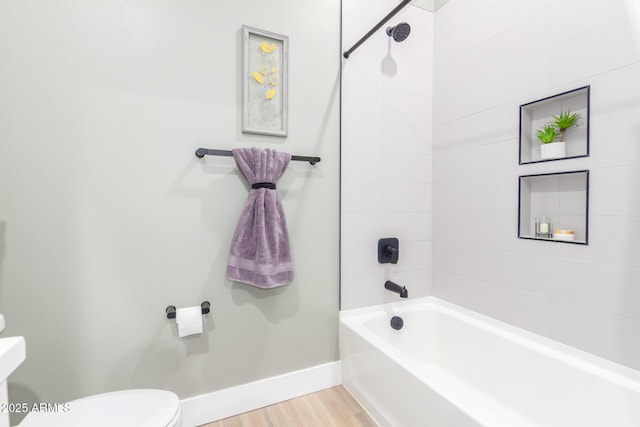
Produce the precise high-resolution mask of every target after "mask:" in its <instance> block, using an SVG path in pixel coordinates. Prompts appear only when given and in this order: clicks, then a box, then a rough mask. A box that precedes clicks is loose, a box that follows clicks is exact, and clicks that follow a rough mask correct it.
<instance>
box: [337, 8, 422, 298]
mask: <svg viewBox="0 0 640 427" xmlns="http://www.w3.org/2000/svg"><path fill="white" fill-rule="evenodd" d="M395 6H397V1H394V0H384V1H376V2H370V1H368V0H343V2H342V11H343V15H342V31H343V34H342V44H343V49H344V50H347V49H348V48H349V47H351V46H352V45H353V44H354V43H355V42H356V41H357V40H359V39H360V37H362V36H363V35H364V34H365V33H366V32H367V31H369V29H371V28H372V27H373V26H374V25H375V24H376V23H377V22H378V21H379V20H380V19H382V17H384V16H385V15H386V14H387V13H388V12H389V11H390V10H392V9H393V8H394V7H395ZM400 22H407V23H409V24H410V25H411V34H410V36H409V38H407V39H406V40H405V41H403V42H401V43H396V42H393V41H391V39H390V38H389V37H388V36H387V35H386V34H385V31H384V28H383V29H380V30H379V31H378V32H376V34H375V35H374V36H372V37H371V38H370V39H369V40H367V41H366V42H365V43H364V44H363V45H362V46H360V48H359V49H358V50H356V51H355V52H354V53H353V54H352V55H351V57H350V58H349V59H343V76H342V84H343V86H342V87H343V92H342V153H341V154H342V166H341V173H342V176H341V181H342V199H341V200H342V221H341V224H342V225H341V247H342V251H341V252H342V254H341V297H342V299H341V306H342V308H343V309H349V308H355V307H361V306H366V305H371V304H379V303H383V302H387V301H391V300H395V299H397V298H398V296H397V295H395V294H391V293H390V292H389V291H387V290H385V289H384V287H383V286H384V282H385V280H393V281H395V282H398V283H401V284H403V285H405V286H406V287H407V289H408V290H409V295H410V296H412V297H414V296H424V295H428V294H430V293H431V277H432V272H431V262H430V260H431V211H432V209H431V174H432V167H431V164H432V154H431V134H432V81H433V74H432V71H433V53H432V52H433V14H432V13H431V12H427V11H426V10H424V9H421V8H418V7H415V6H413V5H409V6H407V7H406V8H405V9H404V10H403V11H402V12H400V13H399V14H398V15H396V16H395V17H394V18H393V19H392V20H391V21H390V22H389V23H388V25H390V26H394V25H396V24H398V23H400ZM382 237H397V238H398V239H399V240H400V260H399V263H398V264H397V265H391V264H384V265H381V264H378V262H377V242H378V239H379V238H382Z"/></svg>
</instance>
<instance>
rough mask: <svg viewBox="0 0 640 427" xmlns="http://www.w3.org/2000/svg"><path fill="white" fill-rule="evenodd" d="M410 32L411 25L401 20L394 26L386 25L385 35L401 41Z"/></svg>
mask: <svg viewBox="0 0 640 427" xmlns="http://www.w3.org/2000/svg"><path fill="white" fill-rule="evenodd" d="M410 32H411V26H410V25H409V24H407V23H406V22H401V23H399V24H398V25H396V26H395V27H387V35H388V36H389V37H392V38H393V41H396V42H402V41H404V40H405V39H406V38H407V37H409V33H410Z"/></svg>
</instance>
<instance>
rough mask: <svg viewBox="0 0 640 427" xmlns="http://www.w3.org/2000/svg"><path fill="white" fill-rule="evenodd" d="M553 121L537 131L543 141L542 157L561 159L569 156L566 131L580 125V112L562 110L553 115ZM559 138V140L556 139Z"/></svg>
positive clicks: (543, 158) (544, 158)
mask: <svg viewBox="0 0 640 427" xmlns="http://www.w3.org/2000/svg"><path fill="white" fill-rule="evenodd" d="M552 117H553V121H552V122H551V123H547V124H545V125H544V127H543V128H542V129H539V130H538V131H537V132H536V135H537V136H538V139H539V140H540V141H541V142H542V146H541V147H540V159H542V160H547V159H559V158H563V157H566V156H567V154H566V153H567V149H566V144H565V141H564V134H565V132H566V131H567V130H568V129H569V128H572V127H574V126H578V122H579V121H580V119H581V117H580V113H572V112H571V110H567V111H560V114H558V115H557V116H552ZM556 138H557V141H556Z"/></svg>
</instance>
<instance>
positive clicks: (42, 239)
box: [0, 0, 340, 421]
mask: <svg viewBox="0 0 640 427" xmlns="http://www.w3.org/2000/svg"><path fill="white" fill-rule="evenodd" d="M243 24H246V25H250V26H253V27H257V28H261V29H264V30H268V31H272V32H276V33H280V34H285V35H288V36H289V37H290V69H289V71H290V82H289V90H290V99H289V101H290V105H289V111H290V116H289V118H290V129H289V137H288V138H286V139H283V138H277V137H267V136H256V135H253V136H251V135H243V134H242V133H241V132H240V104H239V99H240V69H241V65H240V52H241V38H240V34H241V28H242V25H243ZM339 34H340V2H339V0H322V1H318V0H313V1H312V0H305V1H300V0H272V1H270V2H260V1H250V0H243V1H228V2H209V1H186V2H174V1H168V0H163V1H158V0H146V1H137V2H126V1H108V2H105V1H99V0H64V1H57V2H49V1H44V0H26V1H25V0H0V58H2V66H1V67H0V94H2V95H1V96H0V312H2V313H3V314H4V315H5V316H6V319H7V325H8V326H7V329H6V330H5V332H4V336H12V335H22V336H24V337H25V338H26V341H27V360H26V361H25V363H24V364H23V365H22V366H21V367H20V368H19V369H18V370H17V371H16V373H15V374H14V375H13V376H12V378H11V381H10V384H9V391H10V396H11V400H12V401H14V402H25V401H26V402H33V401H43V402H59V401H64V400H67V399H73V398H77V397H80V396H84V395H88V394H92V393H98V392H104V391H110V390H115V389H121V388H133V387H157V388H164V389H168V390H172V391H174V392H176V393H178V394H179V395H180V397H182V398H185V397H190V396H195V395H199V394H202V393H206V392H210V391H214V390H218V389H222V388H226V387H230V386H234V385H238V384H242V383H246V382H250V381H254V380H257V379H261V378H266V377H270V376H273V375H278V374H281V373H285V372H290V371H294V370H298V369H303V368H306V367H310V366H315V365H318V364H322V363H326V362H329V361H334V360H337V359H338V350H337V315H338V280H339V278H338V274H339V271H338V245H339V242H338V213H339V211H338V199H339V181H338V179H339V176H338V175H339V169H338V168H339V69H340V57H339V55H338V52H339V49H340V45H339ZM200 146H203V147H210V148H220V149H231V148H234V147H241V146H242V147H248V146H259V147H270V148H276V149H280V150H283V151H289V152H292V153H294V154H300V155H318V156H321V157H322V162H321V163H320V164H318V165H316V166H315V167H314V166H311V165H309V164H305V163H302V162H292V164H291V165H290V167H289V169H288V171H287V172H286V173H285V175H284V177H283V178H282V179H281V181H280V182H279V184H278V186H279V189H280V192H281V194H282V198H283V200H284V208H285V211H286V213H287V216H288V222H289V233H290V236H291V244H292V247H293V256H294V264H295V271H296V280H295V283H293V284H292V285H291V286H288V287H285V288H280V289H277V290H271V291H263V290H258V289H254V288H251V287H248V286H245V285H241V284H236V283H231V282H228V281H226V280H225V278H224V271H225V266H226V261H227V255H228V249H229V245H230V241H231V236H232V233H233V229H234V227H235V223H236V220H237V218H238V215H239V213H240V210H241V209H242V206H243V204H244V200H245V198H246V196H247V186H246V185H245V183H244V180H243V178H242V177H241V176H240V174H239V172H238V171H237V170H236V168H235V164H234V162H233V160H232V159H230V158H224V157H210V158H207V159H206V160H198V159H196V158H195V156H194V154H193V153H194V151H195V149H196V148H197V147H200ZM203 300H209V301H211V302H212V314H211V315H209V316H207V317H206V323H205V325H204V330H205V331H204V333H203V334H202V335H199V336H194V337H190V338H186V339H179V338H178V337H177V332H176V326H175V322H174V321H169V320H167V319H166V318H165V316H164V310H165V307H166V306H167V305H170V304H173V305H176V306H178V307H181V306H191V305H196V304H200V302H202V301H203ZM14 421H15V420H14Z"/></svg>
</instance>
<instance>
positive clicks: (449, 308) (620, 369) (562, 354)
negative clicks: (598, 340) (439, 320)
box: [339, 296, 640, 393]
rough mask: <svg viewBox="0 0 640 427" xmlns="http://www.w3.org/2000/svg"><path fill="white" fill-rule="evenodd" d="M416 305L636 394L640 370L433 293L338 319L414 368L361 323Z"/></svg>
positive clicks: (343, 313) (357, 310) (359, 310)
mask: <svg viewBox="0 0 640 427" xmlns="http://www.w3.org/2000/svg"><path fill="white" fill-rule="evenodd" d="M420 308H429V309H430V310H434V311H438V312H441V313H445V314H447V315H450V316H452V317H454V318H456V319H458V320H461V321H464V322H467V323H470V324H471V325H473V326H475V327H480V328H482V329H484V330H486V331H488V333H494V334H497V335H499V336H501V337H504V338H506V339H509V340H512V341H514V342H515V343H517V344H520V345H523V346H525V347H527V348H530V349H532V350H534V351H537V352H541V353H543V354H545V355H547V356H548V357H551V358H553V359H556V360H559V361H561V362H563V363H567V364H570V365H571V366H574V367H576V368H578V369H580V370H583V371H587V372H589V373H591V374H593V375H596V376H598V377H600V378H602V379H605V380H607V381H610V382H612V383H614V384H616V385H618V386H621V387H624V388H627V389H631V390H633V391H635V392H638V393H640V371H638V370H635V369H633V368H631V367H628V366H625V365H622V364H620V363H617V362H614V361H612V360H609V359H605V358H603V357H601V356H597V355H595V354H592V353H589V352H587V351H584V350H580V349H578V348H575V347H572V346H570V345H568V344H564V343H561V342H559V341H555V340H553V339H551V338H548V337H545V336H542V335H539V334H536V333H534V332H531V331H528V330H526V329H523V328H520V327H517V326H514V325H511V324H509V323H506V322H503V321H500V320H498V319H495V318H492V317H490V316H487V315H484V314H481V313H478V312H476V311H473V310H470V309H467V308H465V307H462V306H459V305H456V304H454V303H451V302H448V301H445V300H443V299H440V298H437V297H434V296H427V297H420V298H413V299H409V300H406V301H394V302H391V303H385V304H378V305H374V306H368V307H360V308H354V309H348V310H341V311H340V315H339V318H340V324H341V325H344V326H346V327H348V328H350V329H351V330H353V331H355V332H356V333H358V335H360V336H362V337H363V339H365V340H366V341H368V342H369V343H370V344H372V345H374V346H375V347H376V348H378V349H380V350H381V351H383V352H384V353H385V354H387V356H389V357H391V358H399V360H401V361H402V362H403V363H407V366H411V367H415V368H417V367H418V364H417V363H416V362H415V361H414V360H413V359H411V358H410V357H408V356H405V355H404V354H402V352H400V351H399V350H397V349H395V348H393V347H392V346H388V345H387V346H385V340H384V339H383V338H382V337H379V336H377V335H375V333H374V332H373V331H371V330H369V329H368V328H367V327H366V326H365V323H366V322H367V321H369V320H372V319H375V318H380V317H383V316H392V315H400V316H402V313H403V312H407V311H417V310H418V309H420ZM389 328H391V327H389Z"/></svg>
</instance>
